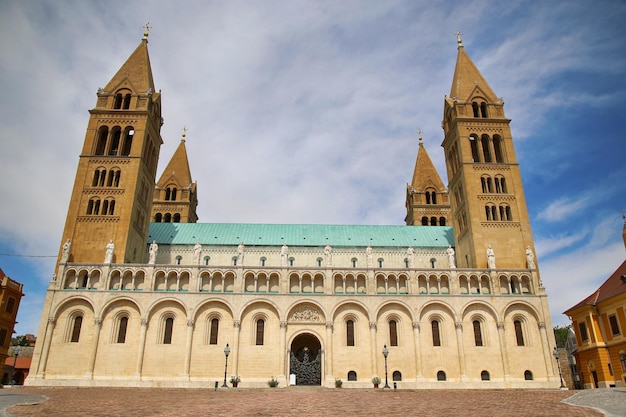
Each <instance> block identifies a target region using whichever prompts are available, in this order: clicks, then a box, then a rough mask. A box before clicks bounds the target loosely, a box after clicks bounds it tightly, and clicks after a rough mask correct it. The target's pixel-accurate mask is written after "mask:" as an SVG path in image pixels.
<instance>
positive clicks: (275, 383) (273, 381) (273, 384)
mask: <svg viewBox="0 0 626 417" xmlns="http://www.w3.org/2000/svg"><path fill="white" fill-rule="evenodd" d="M267 385H268V386H269V387H270V388H276V387H277V386H278V380H277V379H276V378H274V377H272V379H270V380H269V381H267Z"/></svg>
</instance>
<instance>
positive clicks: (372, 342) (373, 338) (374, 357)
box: [370, 278, 387, 376]
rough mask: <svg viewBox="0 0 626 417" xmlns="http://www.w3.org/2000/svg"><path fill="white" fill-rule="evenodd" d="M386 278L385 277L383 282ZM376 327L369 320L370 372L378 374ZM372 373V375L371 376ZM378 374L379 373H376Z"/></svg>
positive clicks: (374, 323)
mask: <svg viewBox="0 0 626 417" xmlns="http://www.w3.org/2000/svg"><path fill="white" fill-rule="evenodd" d="M386 281H387V278H385V282H386ZM377 329H378V327H377V325H376V322H374V321H372V322H370V349H371V351H372V373H373V375H378V360H377V359H378V349H376V330H377ZM373 375H372V376H373ZM378 376H380V375H378Z"/></svg>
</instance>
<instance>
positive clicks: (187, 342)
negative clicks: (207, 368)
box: [183, 320, 195, 379]
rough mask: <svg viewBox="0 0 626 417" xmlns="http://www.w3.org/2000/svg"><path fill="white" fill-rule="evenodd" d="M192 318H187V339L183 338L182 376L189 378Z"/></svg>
mask: <svg viewBox="0 0 626 417" xmlns="http://www.w3.org/2000/svg"><path fill="white" fill-rule="evenodd" d="M194 323H195V322H194V321H193V320H187V339H186V340H185V369H183V376H184V377H186V378H187V379H189V369H190V368H191V346H192V342H193V327H194Z"/></svg>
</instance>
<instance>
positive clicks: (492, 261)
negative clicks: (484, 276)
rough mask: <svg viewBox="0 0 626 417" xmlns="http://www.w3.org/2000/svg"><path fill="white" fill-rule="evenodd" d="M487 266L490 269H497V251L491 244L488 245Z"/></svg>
mask: <svg viewBox="0 0 626 417" xmlns="http://www.w3.org/2000/svg"><path fill="white" fill-rule="evenodd" d="M487 266H488V267H489V269H496V253H495V252H494V251H493V248H492V247H491V245H489V246H488V247H487Z"/></svg>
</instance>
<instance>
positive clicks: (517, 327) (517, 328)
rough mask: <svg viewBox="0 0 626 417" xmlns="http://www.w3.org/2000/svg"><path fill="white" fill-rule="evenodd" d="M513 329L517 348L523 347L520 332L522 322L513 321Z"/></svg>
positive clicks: (522, 337)
mask: <svg viewBox="0 0 626 417" xmlns="http://www.w3.org/2000/svg"><path fill="white" fill-rule="evenodd" d="M513 326H514V327H515V339H516V340H517V346H524V333H523V332H522V322H521V321H519V320H515V321H514V322H513Z"/></svg>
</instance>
